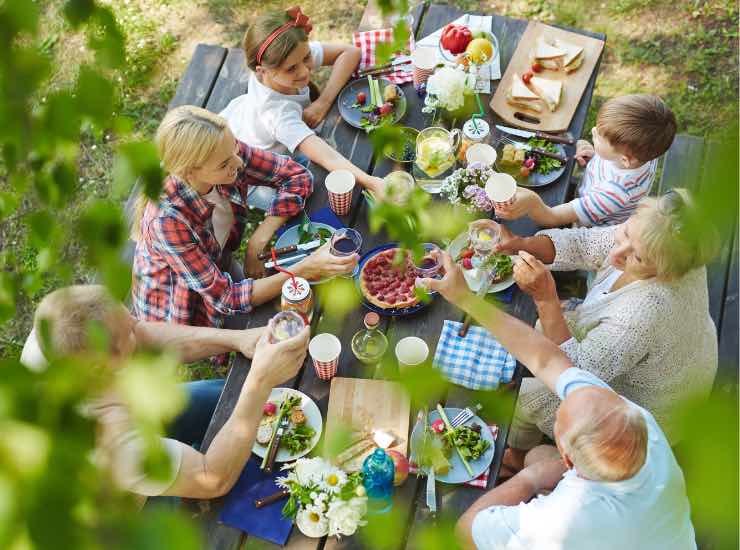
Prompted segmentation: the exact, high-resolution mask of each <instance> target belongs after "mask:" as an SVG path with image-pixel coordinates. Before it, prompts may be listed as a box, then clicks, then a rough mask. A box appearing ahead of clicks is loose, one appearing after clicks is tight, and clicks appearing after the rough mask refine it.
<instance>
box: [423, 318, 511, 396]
mask: <svg viewBox="0 0 740 550" xmlns="http://www.w3.org/2000/svg"><path fill="white" fill-rule="evenodd" d="M461 327H462V323H458V322H457V321H445V323H444V326H443V327H442V334H440V336H439V343H438V344H437V353H435V355H434V363H433V364H434V366H435V368H438V369H439V370H440V371H442V373H443V374H444V375H445V377H446V378H447V379H448V380H449V381H450V382H452V383H453V384H458V385H460V386H464V387H466V388H470V389H471V390H491V389H496V388H497V387H498V385H499V383H501V382H503V383H507V382H511V377H512V376H514V368H515V367H516V360H515V359H514V357H513V356H512V355H511V354H510V353H509V352H508V351H506V348H504V347H503V346H502V345H501V344H499V343H498V340H496V339H495V338H494V337H493V336H491V334H490V333H489V332H488V331H487V330H486V329H484V328H482V327H479V326H471V327H470V329H469V330H468V334H467V335H466V336H465V338H460V337H459V336H458V333H459V332H460V328H461Z"/></svg>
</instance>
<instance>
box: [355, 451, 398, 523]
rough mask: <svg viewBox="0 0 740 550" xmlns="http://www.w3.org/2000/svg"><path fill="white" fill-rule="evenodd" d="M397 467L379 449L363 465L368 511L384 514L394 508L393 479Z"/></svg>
mask: <svg viewBox="0 0 740 550" xmlns="http://www.w3.org/2000/svg"><path fill="white" fill-rule="evenodd" d="M395 475H396V467H395V464H394V463H393V459H392V458H391V457H390V456H388V453H386V452H385V451H384V450H383V449H381V448H377V449H375V450H374V451H373V452H372V453H371V454H369V455H368V457H367V458H366V459H365V462H363V463H362V484H363V485H364V486H365V490H366V491H367V497H368V511H369V512H370V513H371V514H382V513H385V512H387V511H389V510H390V509H391V507H392V506H393V499H392V498H391V497H392V496H393V477H394V476H395Z"/></svg>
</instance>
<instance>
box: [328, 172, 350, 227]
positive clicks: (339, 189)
mask: <svg viewBox="0 0 740 550" xmlns="http://www.w3.org/2000/svg"><path fill="white" fill-rule="evenodd" d="M324 185H326V190H327V192H328V193H329V206H330V207H331V209H332V210H333V211H334V213H335V214H337V215H338V216H346V215H348V214H349V210H350V208H351V206H352V190H353V189H354V188H355V175H354V174H353V173H352V172H350V171H349V170H334V171H332V172H329V174H328V175H327V176H326V179H325V180H324Z"/></svg>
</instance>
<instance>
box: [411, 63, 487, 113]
mask: <svg viewBox="0 0 740 550" xmlns="http://www.w3.org/2000/svg"><path fill="white" fill-rule="evenodd" d="M426 91H427V96H426V98H425V99H424V107H423V108H422V112H424V113H434V114H435V118H436V115H440V116H441V117H442V118H443V119H446V120H448V121H452V120H455V119H457V120H464V119H467V118H470V115H472V113H474V112H475V111H476V109H477V105H476V102H475V76H474V75H471V74H470V73H469V72H468V71H467V70H466V69H465V67H463V66H461V65H458V66H457V67H448V66H445V67H441V68H439V69H437V70H436V71H434V74H432V75H431V76H430V77H429V79H428V80H427V88H426Z"/></svg>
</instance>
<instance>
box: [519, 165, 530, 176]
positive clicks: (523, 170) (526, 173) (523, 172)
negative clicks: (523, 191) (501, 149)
mask: <svg viewBox="0 0 740 550" xmlns="http://www.w3.org/2000/svg"><path fill="white" fill-rule="evenodd" d="M519 173H520V174H521V175H522V176H524V177H525V178H528V177H529V173H530V170H529V168H527V167H526V166H522V167H521V168H520V169H519Z"/></svg>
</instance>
